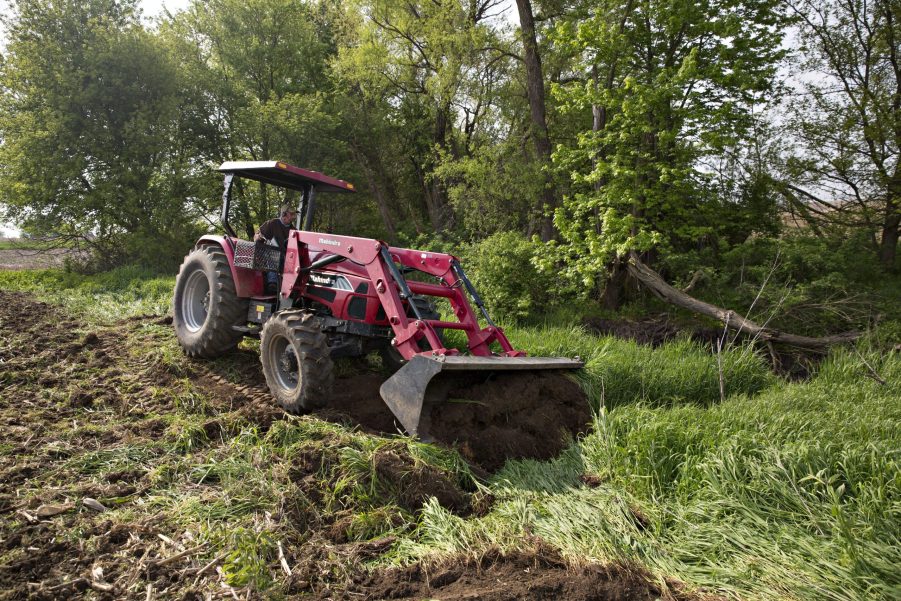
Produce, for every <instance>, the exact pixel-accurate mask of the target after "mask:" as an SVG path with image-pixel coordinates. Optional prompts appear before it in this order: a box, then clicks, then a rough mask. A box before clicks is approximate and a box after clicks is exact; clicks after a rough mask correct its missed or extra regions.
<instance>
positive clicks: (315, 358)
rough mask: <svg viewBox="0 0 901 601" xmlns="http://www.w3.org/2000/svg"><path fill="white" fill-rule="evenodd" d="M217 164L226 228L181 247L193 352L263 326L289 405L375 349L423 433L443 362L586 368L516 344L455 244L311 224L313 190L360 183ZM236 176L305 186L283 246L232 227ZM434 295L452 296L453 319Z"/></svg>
mask: <svg viewBox="0 0 901 601" xmlns="http://www.w3.org/2000/svg"><path fill="white" fill-rule="evenodd" d="M219 171H221V172H223V173H224V174H225V191H224V193H223V196H222V213H221V220H222V226H223V228H224V230H225V232H226V235H224V236H213V235H207V236H203V237H202V238H200V240H198V241H197V243H196V244H195V246H194V249H193V250H192V251H191V252H190V253H189V254H188V256H187V257H186V258H185V261H184V263H183V264H182V266H181V269H180V270H179V273H178V278H177V279H176V283H175V295H174V298H173V312H174V321H173V323H174V326H175V332H176V335H177V337H178V341H179V343H180V344H181V346H182V348H183V349H184V351H185V353H187V354H188V355H189V356H191V357H206V358H211V357H216V356H219V355H222V354H224V353H227V352H228V351H230V350H232V349H234V348H235V347H236V346H237V345H238V343H239V342H240V341H241V339H242V338H243V337H244V336H252V337H259V338H260V359H261V362H262V364H263V374H264V375H265V377H266V382H267V384H268V385H269V389H270V390H271V392H272V395H273V396H274V397H275V398H276V400H277V401H278V403H279V404H280V405H281V406H282V407H283V408H284V409H285V410H286V411H288V412H291V413H302V412H305V411H309V410H312V409H316V408H319V407H322V406H323V405H325V404H326V403H327V402H328V398H329V393H330V390H331V387H332V384H333V374H332V359H333V358H335V357H350V356H362V355H365V354H367V353H369V352H372V351H380V352H382V355H383V357H385V358H386V359H387V361H388V363H389V365H393V366H395V367H399V369H398V370H397V372H396V373H395V374H394V375H393V376H392V377H391V378H389V379H388V380H387V381H386V382H385V383H384V384H383V385H382V386H381V389H380V393H381V396H382V398H383V399H384V401H385V403H386V404H387V405H388V407H389V408H390V409H391V411H392V412H393V413H394V415H395V416H396V417H397V419H398V421H399V422H400V423H401V424H402V425H403V427H404V429H405V430H406V431H407V432H408V433H409V434H411V435H413V436H417V435H418V436H421V437H424V436H426V432H424V430H425V423H422V424H421V423H420V419H421V418H423V417H424V412H423V404H424V401H425V398H426V389H427V388H428V385H429V382H430V381H431V380H432V378H433V377H434V376H436V375H437V374H439V373H440V372H442V371H445V370H460V371H462V370H467V371H471V370H484V371H500V370H536V369H542V370H546V369H556V370H560V369H577V368H580V367H582V365H583V364H582V362H581V361H579V360H574V359H567V358H535V357H527V356H526V353H524V352H523V351H519V350H516V349H514V348H513V346H512V345H511V344H510V341H509V340H507V337H506V336H505V335H504V331H503V330H502V329H501V328H499V327H498V326H497V325H496V324H495V323H494V322H493V321H492V320H491V317H490V316H489V315H488V311H487V310H486V308H485V306H484V304H483V303H482V299H481V298H480V297H479V295H478V293H477V292H476V290H475V288H474V287H473V285H472V283H471V282H470V281H469V279H468V278H467V277H466V274H465V273H464V271H463V268H462V267H461V266H460V262H459V261H458V260H457V258H456V257H454V256H453V255H449V254H444V253H435V252H430V251H422V250H410V249H407V248H395V247H392V246H389V245H387V244H385V243H384V242H381V241H379V240H373V239H368V238H356V237H352V236H339V235H335V234H331V233H324V232H312V231H309V228H310V226H311V224H312V221H313V214H314V211H315V198H316V194H318V193H321V192H333V193H351V192H354V187H353V185H351V184H349V183H347V182H345V181H342V180H339V179H334V178H331V177H328V176H326V175H323V174H321V173H318V172H316V171H309V170H306V169H301V168H298V167H294V166H292V165H288V164H287V163H283V162H276V161H254V162H249V161H235V162H226V163H224V164H223V165H222V166H221V167H220V168H219ZM236 177H240V178H247V179H251V180H256V181H258V182H262V183H265V184H268V185H272V186H278V187H281V188H285V189H288V190H293V191H297V192H299V193H300V194H299V207H298V211H297V217H296V223H295V229H292V230H291V231H290V233H289V237H288V243H287V248H284V249H282V248H277V247H273V246H269V245H267V244H266V243H264V242H256V243H255V242H250V241H247V240H241V239H239V238H238V236H237V235H236V234H235V232H234V230H233V229H232V227H231V226H230V225H229V222H228V215H229V205H230V204H231V196H232V189H233V183H234V180H235V178H236ZM267 271H269V272H274V273H275V274H276V275H277V282H278V285H277V291H276V293H275V294H266V292H265V286H264V279H265V278H264V272H267ZM412 274H416V278H415V279H414V278H413V277H412ZM422 280H431V282H429V281H422ZM467 296H468V297H469V298H467ZM433 297H437V298H442V299H447V301H448V304H449V307H450V318H449V319H448V320H443V319H441V316H440V315H439V314H438V312H437V311H436V310H435V305H434V304H433V303H432V302H431V301H430V300H429V299H430V298H433ZM470 299H471V300H472V302H473V303H474V304H475V306H476V307H478V309H479V311H480V313H481V315H482V318H483V319H484V322H485V327H484V328H483V327H482V326H481V325H480V324H479V319H478V318H477V316H476V313H475V312H474V311H473V309H472V306H471V305H470ZM445 330H462V331H463V332H464V333H465V334H466V337H467V341H468V344H467V347H468V348H467V349H466V351H467V353H466V354H464V353H461V352H460V351H459V350H457V349H454V348H446V347H445V345H444V342H443V338H442V332H443V331H445ZM430 402H432V399H430Z"/></svg>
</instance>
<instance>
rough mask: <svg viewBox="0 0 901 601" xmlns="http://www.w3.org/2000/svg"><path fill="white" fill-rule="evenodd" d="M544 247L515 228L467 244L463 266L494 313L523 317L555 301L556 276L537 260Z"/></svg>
mask: <svg viewBox="0 0 901 601" xmlns="http://www.w3.org/2000/svg"><path fill="white" fill-rule="evenodd" d="M541 248H542V247H541V246H538V245H536V244H534V243H532V242H531V241H529V240H528V239H527V238H525V237H524V236H522V235H520V234H518V233H515V232H501V233H497V234H494V235H492V236H489V237H488V238H485V239H484V240H482V241H480V242H476V243H474V244H472V245H470V246H469V247H468V248H466V250H465V251H464V265H463V266H464V268H465V269H466V272H467V274H468V275H469V277H470V279H471V280H472V281H473V283H474V284H475V286H476V289H477V290H478V291H479V294H480V295H481V296H482V300H484V301H485V305H486V306H487V307H488V310H489V312H490V313H491V315H492V316H494V317H497V318H499V319H506V320H510V321H520V320H523V319H525V318H527V317H529V316H530V315H533V314H534V313H538V312H541V311H543V310H544V309H546V306H547V305H548V304H551V303H552V301H553V290H554V280H553V278H552V277H550V276H548V275H545V274H542V273H540V272H539V271H538V269H537V268H536V267H535V265H534V263H533V258H534V257H535V256H536V254H537V253H538V252H539V251H540V249H541Z"/></svg>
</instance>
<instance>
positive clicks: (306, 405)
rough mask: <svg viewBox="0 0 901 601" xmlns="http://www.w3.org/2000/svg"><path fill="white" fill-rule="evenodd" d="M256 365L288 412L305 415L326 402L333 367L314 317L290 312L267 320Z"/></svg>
mask: <svg viewBox="0 0 901 601" xmlns="http://www.w3.org/2000/svg"><path fill="white" fill-rule="evenodd" d="M260 362H262V364H263V375H264V376H265V377H266V383H267V384H268V385H269V391H270V392H271V393H272V396H274V397H275V400H276V401H278V404H279V405H281V407H282V408H283V409H284V410H285V411H287V412H288V413H294V414H300V413H305V412H307V411H311V410H313V409H318V408H320V407H322V406H324V405H325V404H326V402H328V398H329V395H330V394H331V392H332V385H333V383H334V378H335V376H334V373H333V372H334V364H333V363H332V358H331V355H330V352H329V346H328V337H327V336H326V335H325V332H323V331H322V324H321V322H320V321H319V319H317V318H316V317H315V316H313V315H311V314H309V313H306V312H304V311H301V310H294V309H291V310H287V311H282V312H281V313H277V314H276V315H274V316H273V317H271V318H269V320H268V321H267V322H266V325H264V326H263V331H262V333H261V335H260Z"/></svg>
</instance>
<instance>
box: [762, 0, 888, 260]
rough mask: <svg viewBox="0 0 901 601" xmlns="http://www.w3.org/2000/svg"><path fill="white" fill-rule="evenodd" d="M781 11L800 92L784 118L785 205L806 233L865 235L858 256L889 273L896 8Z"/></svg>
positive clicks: (879, 2) (831, 2)
mask: <svg viewBox="0 0 901 601" xmlns="http://www.w3.org/2000/svg"><path fill="white" fill-rule="evenodd" d="M787 5H788V6H789V7H790V10H791V12H792V13H793V14H794V15H795V16H796V17H797V23H798V33H797V35H798V39H799V41H800V42H801V44H800V52H799V56H798V59H799V63H800V64H798V65H796V69H797V70H798V71H799V72H801V73H803V76H802V77H798V78H797V79H798V86H799V88H800V89H801V90H802V92H803V93H802V94H799V95H798V96H797V99H796V100H794V101H793V102H791V103H790V105H789V110H788V124H787V127H786V134H787V135H788V136H789V140H790V143H789V144H790V145H789V146H788V148H787V149H786V150H785V152H784V156H783V159H784V165H780V167H782V168H781V169H780V171H781V172H782V173H781V175H782V177H783V178H784V180H785V182H786V184H785V185H784V195H785V198H786V200H787V201H788V202H789V203H790V206H791V208H792V209H793V211H794V212H795V213H796V214H798V215H799V216H801V217H802V218H804V219H805V220H806V221H807V222H808V223H811V224H812V225H813V227H815V228H816V227H818V226H819V227H822V226H823V225H825V226H827V227H828V226H829V225H836V224H837V225H840V226H844V227H848V226H850V227H854V228H861V229H862V230H863V231H864V232H867V233H868V234H869V235H870V236H871V237H872V238H871V244H870V245H869V246H868V247H862V250H874V251H876V252H875V254H876V255H877V257H878V258H879V260H880V263H881V265H882V267H883V269H884V270H886V271H891V270H893V268H894V267H895V266H896V262H895V260H896V256H897V249H898V235H899V224H901V162H899V153H901V115H899V111H898V98H899V96H901V70H899V69H898V58H897V57H898V43H899V42H898V41H899V40H901V19H899V18H898V16H899V11H898V5H897V3H896V2H894V1H893V0H876V1H875V2H837V1H835V0H790V1H789V2H787ZM839 81H840V82H841V83H842V85H839V86H836V85H834V83H835V82H839ZM811 201H814V202H813V203H812V202H811ZM808 206H809V207H810V208H809V209H808ZM824 208H825V209H827V210H825V211H823V210H822V209H824Z"/></svg>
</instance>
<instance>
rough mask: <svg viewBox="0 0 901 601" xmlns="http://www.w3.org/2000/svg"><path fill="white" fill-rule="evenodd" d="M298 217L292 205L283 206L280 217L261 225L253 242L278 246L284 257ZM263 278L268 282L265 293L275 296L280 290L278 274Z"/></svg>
mask: <svg viewBox="0 0 901 601" xmlns="http://www.w3.org/2000/svg"><path fill="white" fill-rule="evenodd" d="M296 215H297V211H295V210H294V209H292V208H291V205H288V204H283V205H282V206H281V207H279V209H278V217H276V218H275V219H270V220H269V221H267V222H265V223H264V224H263V225H261V226H260V229H259V230H258V231H257V233H256V235H254V237H253V241H254V242H268V243H269V244H270V245H272V246H278V247H279V248H280V249H281V251H282V256H283V257H284V252H285V249H287V248H288V232H290V231H291V230H293V229H294V223H293V221H294V217H295V216H296ZM282 260H284V258H283V259H282ZM263 276H264V277H265V282H266V288H265V293H266V294H275V292H276V290H277V288H278V274H277V273H276V272H274V271H266V272H264V273H263Z"/></svg>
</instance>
